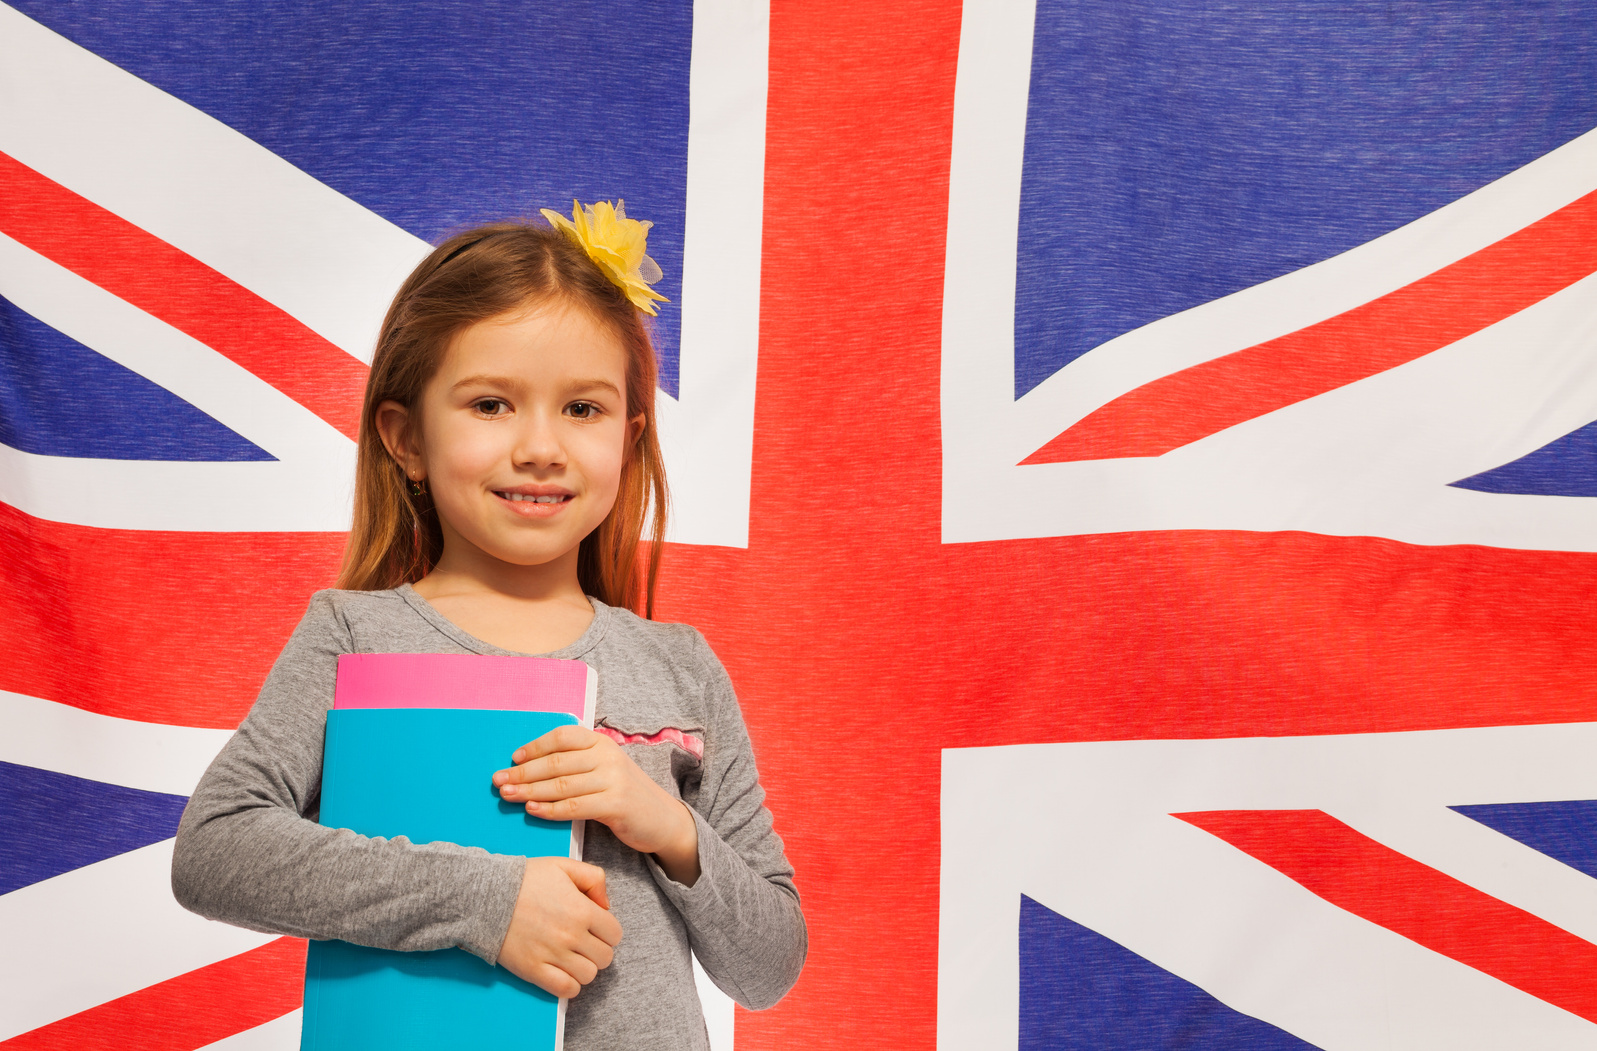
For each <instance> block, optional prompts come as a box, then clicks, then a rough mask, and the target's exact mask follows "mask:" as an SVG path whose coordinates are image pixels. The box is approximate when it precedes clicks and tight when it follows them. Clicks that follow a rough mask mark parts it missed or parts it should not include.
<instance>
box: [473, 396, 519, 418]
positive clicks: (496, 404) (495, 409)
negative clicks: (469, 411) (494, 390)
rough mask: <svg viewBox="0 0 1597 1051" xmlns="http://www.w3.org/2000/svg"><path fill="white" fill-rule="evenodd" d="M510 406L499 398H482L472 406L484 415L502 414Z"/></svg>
mask: <svg viewBox="0 0 1597 1051" xmlns="http://www.w3.org/2000/svg"><path fill="white" fill-rule="evenodd" d="M509 407H510V406H508V405H506V404H505V403H504V402H502V401H500V400H499V399H498V398H480V399H478V400H477V401H476V402H474V403H473V404H472V408H474V409H476V410H477V411H478V412H480V413H482V414H483V415H484V416H501V415H503V414H504V412H505V410H506V409H508V408H509Z"/></svg>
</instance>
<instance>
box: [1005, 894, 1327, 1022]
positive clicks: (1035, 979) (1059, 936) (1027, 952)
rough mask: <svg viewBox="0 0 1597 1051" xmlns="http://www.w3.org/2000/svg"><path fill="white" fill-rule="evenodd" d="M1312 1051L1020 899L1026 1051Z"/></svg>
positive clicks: (1063, 919)
mask: <svg viewBox="0 0 1597 1051" xmlns="http://www.w3.org/2000/svg"><path fill="white" fill-rule="evenodd" d="M1156 1048H1157V1049H1172V1051H1173V1049H1176V1048H1183V1049H1185V1048H1191V1049H1194V1051H1196V1049H1199V1048H1204V1049H1209V1048H1213V1049H1233V1048H1234V1049H1237V1051H1241V1049H1244V1048H1246V1049H1247V1051H1305V1049H1309V1051H1313V1048H1314V1045H1313V1044H1310V1043H1306V1042H1305V1041H1303V1040H1300V1039H1298V1038H1297V1037H1295V1036H1293V1035H1292V1034H1290V1033H1288V1032H1286V1031H1285V1030H1282V1029H1280V1028H1277V1027H1276V1026H1273V1025H1271V1024H1269V1023H1268V1022H1263V1021H1260V1020H1259V1019H1257V1018H1254V1017H1252V1016H1251V1015H1245V1014H1243V1013H1241V1012H1240V1011H1235V1010H1233V1009H1231V1008H1229V1007H1227V1006H1226V1005H1225V1004H1223V1003H1221V1002H1220V1001H1219V1000H1216V999H1215V998H1214V997H1212V996H1210V995H1209V994H1208V993H1206V992H1204V991H1203V990H1202V989H1200V988H1198V987H1197V986H1196V985H1193V984H1192V983H1191V982H1189V981H1187V980H1185V979H1183V978H1178V977H1176V976H1175V975H1173V974H1171V973H1170V972H1169V971H1166V970H1165V969H1164V968H1162V967H1159V966H1158V965H1156V964H1153V963H1150V962H1149V961H1148V960H1146V959H1144V958H1143V957H1141V956H1138V955H1137V954H1136V953H1134V952H1132V951H1131V950H1129V949H1127V948H1125V947H1124V946H1122V945H1120V944H1118V943H1116V942H1113V941H1110V940H1109V939H1108V938H1105V937H1104V936H1103V935H1101V934H1098V933H1097V932H1096V931H1091V930H1088V929H1087V928H1086V927H1083V926H1082V925H1081V924H1079V923H1075V922H1074V921H1072V920H1069V919H1066V918H1065V917H1063V916H1061V915H1059V914H1058V913H1057V912H1054V911H1053V910H1051V909H1049V908H1046V907H1045V906H1042V905H1039V904H1038V903H1037V902H1035V901H1033V900H1032V899H1030V898H1028V897H1026V896H1025V895H1024V894H1023V895H1021V897H1020V1051H1153V1049H1156Z"/></svg>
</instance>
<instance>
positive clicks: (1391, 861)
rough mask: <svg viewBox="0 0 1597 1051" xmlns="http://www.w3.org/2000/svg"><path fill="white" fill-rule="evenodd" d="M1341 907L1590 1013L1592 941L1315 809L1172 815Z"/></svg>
mask: <svg viewBox="0 0 1597 1051" xmlns="http://www.w3.org/2000/svg"><path fill="white" fill-rule="evenodd" d="M1173 816H1174V817H1178V818H1180V819H1181V820H1183V821H1186V822H1189V823H1190V824H1193V825H1196V826H1197V827H1198V828H1201V829H1203V830H1204V831H1205V832H1209V833H1212V834H1213V835H1216V836H1218V837H1220V838H1221V839H1223V840H1225V841H1226V842H1227V843H1229V844H1231V845H1232V846H1234V847H1236V848H1237V849H1238V850H1241V851H1244V852H1245V853H1247V854H1249V855H1251V856H1252V857H1255V858H1257V859H1258V860H1260V861H1262V862H1264V863H1265V864H1266V865H1269V866H1270V867H1271V868H1273V869H1275V870H1277V871H1279V872H1281V873H1283V874H1285V875H1286V876H1288V877H1290V878H1291V879H1293V880H1295V881H1296V882H1298V883H1300V884H1302V885H1303V886H1304V887H1306V888H1308V889H1309V890H1311V891H1313V892H1314V893H1315V894H1318V895H1319V896H1320V897H1322V898H1324V899H1325V900H1326V901H1328V902H1330V903H1331V904H1333V905H1336V906H1337V907H1339V908H1343V909H1346V910H1347V911H1348V912H1351V913H1353V915H1355V916H1360V917H1362V918H1364V919H1366V920H1369V921H1370V922H1371V923H1376V924H1379V925H1380V926H1382V927H1385V928H1386V929H1387V930H1390V931H1395V932H1396V933H1398V934H1401V935H1402V936H1403V937H1405V938H1408V939H1410V940H1412V941H1415V942H1418V943H1419V944H1421V945H1423V946H1425V947H1426V948H1427V949H1432V950H1434V951H1436V952H1439V953H1441V954H1442V955H1443V956H1447V957H1449V958H1451V959H1454V960H1457V961H1459V962H1460V963H1464V964H1468V965H1469V966H1471V967H1473V968H1475V969H1476V970H1478V971H1483V972H1485V973H1486V974H1489V975H1491V976H1492V977H1493V978H1496V979H1498V980H1499V981H1503V982H1507V983H1508V984H1509V985H1512V986H1514V987H1515V988H1516V989H1521V990H1524V991H1525V992H1527V993H1529V994H1531V995H1532V996H1534V997H1537V998H1538V999H1542V1000H1546V1001H1547V1002H1548V1003H1550V1004H1555V1005H1556V1006H1558V1007H1562V1008H1563V1009H1564V1010H1566V1011H1569V1012H1571V1013H1573V1014H1577V1015H1579V1016H1581V1017H1582V1018H1586V1019H1589V1020H1591V1021H1597V945H1593V944H1592V943H1590V942H1588V941H1585V940H1584V939H1581V938H1577V937H1575V936H1574V935H1573V934H1570V933H1569V932H1568V931H1566V930H1564V929H1563V928H1561V927H1555V926H1553V925H1552V924H1551V923H1548V922H1547V921H1546V920H1543V919H1541V918H1540V917H1537V916H1534V915H1532V914H1531V913H1528V912H1526V911H1524V910H1523V909H1517V908H1515V907H1514V906H1512V905H1509V904H1508V903H1506V902H1503V901H1499V900H1498V899H1497V898H1494V897H1492V896H1491V895H1489V894H1485V893H1482V892H1481V891H1478V890H1476V889H1475V888H1474V887H1471V886H1470V885H1469V884H1467V883H1461V882H1459V881H1458V880H1456V879H1454V878H1453V877H1451V876H1448V875H1445V874H1443V873H1441V872H1438V871H1436V870H1435V869H1433V868H1430V867H1429V866H1427V865H1422V864H1420V863H1419V862H1417V861H1415V860H1414V859H1413V858H1410V857H1406V856H1405V855H1403V854H1399V853H1398V852H1397V851H1395V850H1392V849H1391V848H1390V847H1387V846H1384V845H1382V844H1381V843H1378V842H1376V841H1375V840H1373V839H1371V838H1369V837H1368V836H1366V835H1363V834H1362V833H1359V832H1357V831H1355V830H1354V829H1352V828H1349V827H1348V826H1347V825H1345V824H1343V823H1342V822H1340V821H1338V820H1336V818H1334V817H1331V816H1330V815H1329V814H1326V813H1324V812H1322V811H1319V810H1212V811H1205V812H1199V813H1189V814H1175V815H1173Z"/></svg>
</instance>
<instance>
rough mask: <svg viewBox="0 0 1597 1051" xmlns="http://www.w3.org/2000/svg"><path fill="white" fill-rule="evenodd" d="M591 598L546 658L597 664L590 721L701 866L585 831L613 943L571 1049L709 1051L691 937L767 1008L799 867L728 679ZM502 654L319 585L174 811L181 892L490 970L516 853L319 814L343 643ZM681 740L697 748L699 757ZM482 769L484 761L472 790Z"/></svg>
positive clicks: (709, 657)
mask: <svg viewBox="0 0 1597 1051" xmlns="http://www.w3.org/2000/svg"><path fill="white" fill-rule="evenodd" d="M593 605H594V618H593V623H592V624H591V625H590V626H589V628H588V630H587V631H586V632H585V633H584V634H583V636H582V637H581V638H580V639H578V640H577V641H576V642H574V643H572V644H571V645H570V646H567V647H566V648H565V649H562V650H559V651H557V652H555V653H550V654H545V655H544V656H550V657H566V658H573V659H580V660H583V661H585V662H587V663H588V664H589V665H591V666H592V667H594V668H595V669H596V670H597V671H598V673H599V696H598V709H597V722H598V723H599V724H600V725H602V726H606V727H609V728H611V729H612V730H615V731H619V732H620V733H621V734H622V735H626V736H627V737H629V738H631V739H632V740H633V741H634V742H638V743H628V744H623V747H624V748H625V749H626V750H627V753H628V754H629V755H630V756H631V757H632V759H633V760H634V761H635V762H636V763H637V764H638V765H639V766H640V767H642V768H643V770H644V771H645V772H647V773H648V774H649V776H650V777H652V778H653V779H654V780H655V781H656V782H657V783H658V784H660V785H661V786H662V787H663V788H665V789H666V790H667V791H668V792H670V793H672V794H673V795H675V796H678V797H679V798H681V799H683V800H684V801H685V802H687V803H688V805H689V807H690V809H691V810H692V812H693V816H694V821H695V822H696V823H697V825H698V831H699V864H700V868H701V874H700V876H699V879H698V881H697V882H696V883H694V884H693V886H691V887H686V886H683V885H681V884H679V883H677V882H675V881H673V880H672V879H671V878H670V877H669V876H667V875H666V874H665V872H664V871H663V870H662V869H661V868H660V867H659V865H658V864H656V863H655V861H654V859H653V858H651V857H647V856H645V855H642V854H639V853H638V852H637V851H635V850H633V849H631V848H630V847H627V846H626V845H624V844H623V843H621V842H620V841H619V840H617V839H616V838H615V836H614V835H613V834H612V833H611V832H610V830H609V829H608V828H606V827H604V826H603V825H601V824H599V823H598V822H592V821H590V822H589V823H588V828H587V834H586V838H585V842H584V846H583V859H584V860H585V861H588V862H590V863H592V864H595V865H598V866H600V867H602V868H603V869H604V870H605V883H606V888H607V890H608V891H609V895H610V904H611V911H612V913H613V914H614V915H615V917H616V919H617V920H619V921H620V923H621V927H622V931H623V937H622V941H621V944H620V945H619V946H618V947H617V948H616V953H615V960H614V962H612V963H611V965H610V966H609V967H608V968H606V969H605V970H603V971H601V972H599V977H598V978H596V979H595V980H594V981H593V983H592V984H590V985H588V986H587V987H585V988H584V989H583V991H582V993H581V995H579V996H577V997H576V998H574V999H573V1000H572V1001H571V1004H570V1006H569V1008H568V1013H567V1016H566V1046H567V1048H569V1049H570V1051H584V1049H588V1048H606V1049H610V1048H644V1047H647V1048H651V1049H654V1048H660V1049H664V1048H694V1049H707V1048H708V1046H709V1043H708V1038H707V1036H706V1034H705V1029H704V1021H703V1016H702V1014H701V1010H700V1006H699V1000H698V994H697V992H696V990H695V988H694V983H693V973H692V965H691V962H690V960H689V956H688V952H689V947H690V946H691V948H692V951H693V952H694V953H695V954H696V955H697V956H698V958H699V961H700V962H701V963H702V964H703V965H704V969H705V971H706V972H707V973H708V974H709V976H710V977H711V979H712V980H714V982H715V984H716V985H718V986H719V987H720V988H721V989H722V990H723V991H725V992H726V993H727V994H728V995H730V996H731V997H732V998H733V999H735V1000H737V1001H738V1002H739V1003H741V1004H743V1005H744V1006H745V1007H750V1008H762V1007H768V1006H770V1005H771V1004H774V1003H776V1001H777V1000H779V999H781V997H782V996H783V995H784V994H785V993H786V992H787V990H788V989H789V988H791V987H792V985H793V983H794V981H796V980H797V978H798V974H799V969H800V967H801V966H802V965H803V962H804V954H805V951H806V948H807V937H806V932H805V927H804V917H803V915H802V913H801V912H800V911H799V902H798V893H797V891H796V890H795V889H794V886H793V869H792V866H791V865H789V864H788V861H787V858H786V856H785V854H784V853H783V848H782V841H781V839H780V838H779V837H778V836H777V835H776V833H775V831H773V829H772V827H771V815H770V812H769V811H768V810H767V809H766V808H765V805H764V799H765V792H764V790H763V789H762V788H761V787H760V783H759V776H758V774H757V772H756V770H755V766H754V753H753V751H752V749H751V747H750V745H749V738H748V733H747V731H746V730H745V729H744V725H743V717H742V714H741V712H740V711H739V709H738V704H737V698H736V697H735V696H734V694H733V692H732V685H731V682H730V681H729V680H728V678H727V675H726V672H725V670H724V669H723V668H722V667H721V663H720V661H718V660H717V659H716V657H715V654H714V653H713V652H712V651H711V650H710V647H709V645H708V644H707V643H706V642H705V641H704V638H703V637H702V636H701V635H700V634H699V633H698V632H697V631H695V630H693V629H692V628H690V627H688V626H686V625H682V624H660V623H656V622H653V621H647V620H643V619H642V618H640V617H637V616H635V615H633V614H632V613H630V612H627V611H626V610H621V609H615V608H612V607H609V606H606V605H604V604H603V603H601V602H598V601H597V600H595V601H594V603H593ZM508 652H509V651H507V650H502V649H499V648H497V647H495V646H491V645H489V644H487V643H485V642H483V641H481V640H480V639H476V638H473V637H472V636H470V635H468V634H466V633H465V632H463V631H461V630H460V629H459V628H458V627H456V626H455V625H454V624H453V623H451V622H450V621H448V620H447V619H445V618H444V617H443V616H442V615H441V614H439V613H438V611H437V610H435V609H433V607H432V606H431V605H429V604H428V603H427V601H426V600H425V599H423V598H422V597H421V596H420V595H418V594H416V592H415V591H413V590H412V589H411V588H410V587H409V586H403V587H400V588H398V589H397V590H393V591H372V592H361V591H322V592H318V593H317V594H316V595H315V596H314V597H313V598H312V599H311V604H310V608H309V609H308V610H307V611H306V613H305V617H304V619H303V620H302V621H301V622H300V624H299V627H298V628H297V629H295V631H294V634H293V637H292V638H290V640H289V642H288V644H287V646H285V647H284V649H283V653H282V655H281V656H279V657H278V659H277V663H276V664H275V665H274V666H273V668H272V671H271V674H270V675H269V676H268V677H267V680H266V684H265V685H264V686H263V687H262V688H261V693H260V697H259V699H258V700H257V701H256V702H255V706H254V708H252V709H251V710H250V713H249V716H248V717H247V718H246V719H245V720H244V722H243V724H242V725H241V726H240V727H239V729H238V732H237V733H236V734H234V735H233V738H232V740H230V741H229V742H228V744H227V746H226V747H225V748H223V749H222V752H221V754H220V755H218V756H217V757H216V760H215V761H214V762H212V763H211V766H210V769H208V770H207V771H206V773H205V776H204V778H202V779H201V781H200V784H199V787H198V788H197V789H196V790H195V792H194V795H193V797H192V798H191V799H190V800H189V804H188V808H187V809H186V810H185V811H184V812H183V821H182V824H181V825H180V826H179V828H178V833H177V845H176V850H175V853H174V855H173V861H172V890H173V893H174V894H175V895H176V896H177V900H178V901H179V902H181V903H182V904H183V905H184V906H185V907H186V908H189V909H192V910H193V911H195V912H197V913H199V914H201V915H202V916H207V917H210V918H212V919H218V920H224V921H226V922H228V923H233V924H237V925H239V926H242V927H249V928H251V929H254V930H261V931H269V932H273V933H280V934H291V935H296V936H299V937H303V938H340V939H343V940H345V941H350V942H355V943H358V944H361V945H371V946H377V947H379V948H386V949H404V950H423V949H439V948H446V947H450V946H458V947H459V948H462V949H465V950H466V951H468V952H471V953H475V954H476V955H478V956H480V957H482V958H483V959H485V960H487V961H489V962H490V963H491V962H494V960H495V958H496V957H497V955H498V952H499V946H500V944H501V943H502V942H503V941H504V936H505V932H506V931H507V930H508V929H509V926H510V916H511V912H512V909H513V908H514V905H515V900H516V896H517V893H518V892H519V890H520V886H521V874H522V867H523V859H521V858H515V857H507V856H504V855H496V854H489V853H488V852H486V851H483V850H480V849H477V848H468V847H460V846H456V845H454V844H451V843H429V844H425V845H420V844H415V843H411V842H410V841H408V840H407V839H405V838H403V837H396V838H394V839H382V838H368V837H366V836H361V835H357V834H355V833H354V832H351V831H349V830H347V829H334V828H324V827H322V826H321V825H319V824H317V823H316V815H317V810H318V806H319V802H320V797H321V773H322V740H323V732H324V728H325V713H326V711H327V709H328V708H330V707H331V706H332V701H333V683H334V679H335V675H336V671H337V661H338V656H339V654H342V653H491V654H504V653H508ZM673 729H674V730H677V731H681V733H680V734H672V733H670V732H669V731H670V730H673ZM661 731H668V732H666V733H663V734H662V733H661ZM695 738H696V739H697V740H698V741H702V753H703V754H702V757H700V756H696V755H694V754H693V753H694V751H695V750H696V749H695V747H694V745H695V742H694V740H693V739H695ZM508 762H509V759H508V756H507V757H506V763H507V765H508ZM491 773H492V771H487V770H485V771H483V780H484V783H485V784H486V783H487V779H488V776H489V775H490V774H491ZM394 776H395V777H403V776H404V771H403V770H396V771H395V772H394ZM380 788H381V786H374V790H380Z"/></svg>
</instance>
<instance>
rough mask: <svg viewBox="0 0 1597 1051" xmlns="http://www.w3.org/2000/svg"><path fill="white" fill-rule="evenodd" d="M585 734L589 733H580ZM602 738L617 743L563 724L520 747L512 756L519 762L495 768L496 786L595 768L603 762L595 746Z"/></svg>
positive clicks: (589, 731) (545, 778)
mask: <svg viewBox="0 0 1597 1051" xmlns="http://www.w3.org/2000/svg"><path fill="white" fill-rule="evenodd" d="M567 731H569V732H567ZM583 734H585V735H586V737H582V736H579V735H583ZM601 741H604V742H609V743H611V744H614V742H613V741H610V739H609V738H608V737H604V736H601V735H599V734H596V733H594V732H593V731H591V730H584V729H582V727H580V726H562V727H559V728H558V729H554V730H551V731H549V732H548V733H546V734H544V735H543V736H542V737H540V738H538V739H537V740H536V741H533V742H532V743H530V744H526V745H523V746H521V747H520V748H518V749H516V751H515V752H514V754H512V755H511V759H512V760H513V761H514V762H515V763H516V764H517V765H516V766H512V767H508V768H506V769H504V770H498V771H495V773H494V776H493V782H494V784H495V785H496V786H498V785H520V784H528V783H530V782H533V781H547V780H549V779H550V778H552V777H559V776H560V775H562V774H577V773H585V772H587V771H590V770H593V769H595V768H596V767H597V766H598V764H599V758H598V755H597V754H596V753H595V752H594V751H593V749H594V747H595V746H596V745H597V744H598V743H599V742H601ZM555 746H560V747H555Z"/></svg>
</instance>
